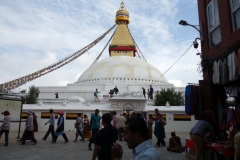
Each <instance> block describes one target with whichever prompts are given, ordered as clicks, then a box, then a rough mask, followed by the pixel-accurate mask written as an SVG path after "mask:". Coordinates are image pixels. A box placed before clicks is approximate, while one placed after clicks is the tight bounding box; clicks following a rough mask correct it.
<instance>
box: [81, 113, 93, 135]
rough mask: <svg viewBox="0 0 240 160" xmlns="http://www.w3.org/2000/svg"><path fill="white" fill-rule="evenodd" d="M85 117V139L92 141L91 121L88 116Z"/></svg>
mask: <svg viewBox="0 0 240 160" xmlns="http://www.w3.org/2000/svg"><path fill="white" fill-rule="evenodd" d="M83 117H84V124H83V126H84V127H83V137H84V138H89V139H90V138H91V137H92V134H91V125H90V121H89V119H88V116H87V115H86V114H85V115H84V116H83Z"/></svg>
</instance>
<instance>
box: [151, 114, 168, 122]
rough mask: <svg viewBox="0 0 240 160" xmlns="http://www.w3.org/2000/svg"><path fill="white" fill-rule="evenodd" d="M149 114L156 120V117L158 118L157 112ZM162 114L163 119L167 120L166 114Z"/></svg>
mask: <svg viewBox="0 0 240 160" xmlns="http://www.w3.org/2000/svg"><path fill="white" fill-rule="evenodd" d="M149 115H151V116H152V118H153V120H154V121H155V118H156V114H149ZM161 115H162V119H164V120H165V121H166V120H167V119H166V117H167V116H166V114H161Z"/></svg>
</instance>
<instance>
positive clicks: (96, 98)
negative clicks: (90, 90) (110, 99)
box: [94, 89, 100, 102]
mask: <svg viewBox="0 0 240 160" xmlns="http://www.w3.org/2000/svg"><path fill="white" fill-rule="evenodd" d="M94 97H95V102H100V101H99V99H98V89H96V91H95V92H94Z"/></svg>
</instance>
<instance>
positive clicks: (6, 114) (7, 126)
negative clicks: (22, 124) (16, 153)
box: [0, 111, 11, 146]
mask: <svg viewBox="0 0 240 160" xmlns="http://www.w3.org/2000/svg"><path fill="white" fill-rule="evenodd" d="M2 114H3V115H4V118H3V123H2V125H1V127H0V129H1V130H0V138H1V136H2V134H3V133H5V144H4V146H8V135H9V130H10V123H11V118H10V113H9V112H8V111H4V112H2Z"/></svg>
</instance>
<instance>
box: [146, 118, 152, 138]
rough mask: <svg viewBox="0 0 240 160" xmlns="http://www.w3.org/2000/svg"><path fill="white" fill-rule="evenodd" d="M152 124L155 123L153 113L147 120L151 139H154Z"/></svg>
mask: <svg viewBox="0 0 240 160" xmlns="http://www.w3.org/2000/svg"><path fill="white" fill-rule="evenodd" d="M152 125H153V117H152V115H149V117H148V121H147V127H148V136H149V139H152V130H153V129H152Z"/></svg>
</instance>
